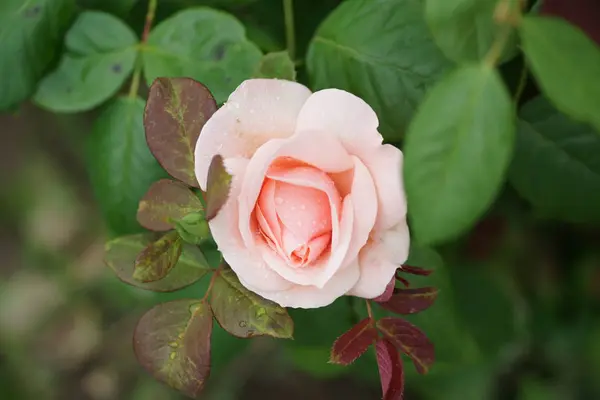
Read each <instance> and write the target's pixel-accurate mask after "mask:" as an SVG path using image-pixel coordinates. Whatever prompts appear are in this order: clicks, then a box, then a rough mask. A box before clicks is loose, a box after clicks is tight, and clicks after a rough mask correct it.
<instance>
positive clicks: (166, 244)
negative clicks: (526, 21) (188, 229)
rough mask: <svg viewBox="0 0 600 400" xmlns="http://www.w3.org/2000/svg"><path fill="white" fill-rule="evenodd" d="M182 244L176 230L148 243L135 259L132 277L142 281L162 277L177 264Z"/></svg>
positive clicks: (157, 279)
mask: <svg viewBox="0 0 600 400" xmlns="http://www.w3.org/2000/svg"><path fill="white" fill-rule="evenodd" d="M182 245H183V243H182V240H181V237H180V236H179V234H178V233H177V232H176V231H171V232H169V233H167V234H166V235H164V236H163V237H161V238H160V239H158V240H157V241H156V242H153V243H150V244H149V245H148V246H146V248H145V249H144V250H142V252H141V253H140V254H138V256H137V258H136V259H135V266H134V270H133V279H135V280H136V281H138V282H144V283H147V282H155V281H159V280H161V279H163V278H164V277H165V276H167V274H168V273H169V272H170V271H171V269H173V267H175V265H176V264H177V261H178V260H179V256H180V255H181V250H182Z"/></svg>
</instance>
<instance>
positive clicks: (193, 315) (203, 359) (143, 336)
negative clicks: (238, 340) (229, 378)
mask: <svg viewBox="0 0 600 400" xmlns="http://www.w3.org/2000/svg"><path fill="white" fill-rule="evenodd" d="M212 328H213V319H212V313H211V310H210V307H209V306H208V305H207V304H206V303H204V302H201V301H198V300H175V301H171V302H168V303H163V304H159V305H157V306H156V307H154V308H153V309H151V310H150V311H148V312H147V313H146V314H144V315H143V316H142V318H141V319H140V320H139V322H138V324H137V326H136V328H135V332H134V336H133V349H134V352H135V355H136V357H137V359H138V361H139V363H140V364H141V365H142V366H143V367H144V368H145V369H146V370H147V371H148V372H150V374H152V376H154V377H155V378H156V379H157V380H159V381H161V382H164V383H166V384H167V385H169V386H171V387H172V388H174V389H177V390H179V391H181V392H182V393H184V394H185V395H187V396H189V397H192V398H196V396H198V394H199V393H200V392H201V391H202V389H203V388H204V384H205V382H206V380H207V379H208V376H209V375H210V337H211V334H212Z"/></svg>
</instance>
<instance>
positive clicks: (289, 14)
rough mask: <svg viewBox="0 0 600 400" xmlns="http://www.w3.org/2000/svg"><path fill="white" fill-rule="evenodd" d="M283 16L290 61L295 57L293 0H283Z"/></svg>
mask: <svg viewBox="0 0 600 400" xmlns="http://www.w3.org/2000/svg"><path fill="white" fill-rule="evenodd" d="M283 17H284V19H285V41H286V47H287V51H288V53H289V55H290V58H291V59H292V61H293V60H294V59H295V58H296V37H295V35H296V32H295V29H294V3H293V0H283Z"/></svg>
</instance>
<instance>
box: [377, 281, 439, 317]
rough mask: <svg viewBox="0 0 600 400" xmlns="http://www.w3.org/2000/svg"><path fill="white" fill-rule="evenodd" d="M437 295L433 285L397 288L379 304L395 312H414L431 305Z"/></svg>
mask: <svg viewBox="0 0 600 400" xmlns="http://www.w3.org/2000/svg"><path fill="white" fill-rule="evenodd" d="M437 295H438V290H437V289H436V288H433V287H424V288H418V289H398V290H396V291H395V293H394V295H393V296H392V297H390V299H389V300H388V301H386V302H381V303H379V305H380V306H381V307H383V308H385V309H386V310H388V311H391V312H395V313H396V314H415V313H418V312H421V311H423V310H426V309H427V308H429V307H431V305H432V304H433V303H434V302H435V299H437Z"/></svg>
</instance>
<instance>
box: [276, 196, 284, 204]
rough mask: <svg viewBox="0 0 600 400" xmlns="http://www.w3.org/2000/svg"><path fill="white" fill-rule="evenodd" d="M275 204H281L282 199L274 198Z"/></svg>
mask: <svg viewBox="0 0 600 400" xmlns="http://www.w3.org/2000/svg"><path fill="white" fill-rule="evenodd" d="M275 204H283V199H282V198H281V197H275Z"/></svg>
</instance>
